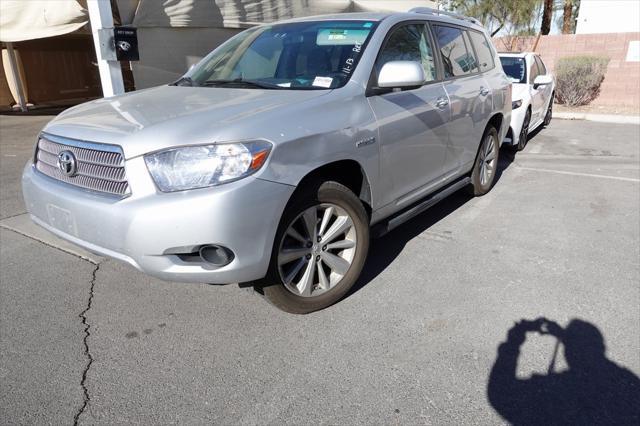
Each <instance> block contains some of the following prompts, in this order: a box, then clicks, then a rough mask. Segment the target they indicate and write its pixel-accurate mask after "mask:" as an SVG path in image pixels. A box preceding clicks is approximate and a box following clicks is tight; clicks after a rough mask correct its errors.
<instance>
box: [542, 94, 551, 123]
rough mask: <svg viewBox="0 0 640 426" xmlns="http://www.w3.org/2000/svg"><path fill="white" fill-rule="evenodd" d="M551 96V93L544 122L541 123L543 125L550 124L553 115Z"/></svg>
mask: <svg viewBox="0 0 640 426" xmlns="http://www.w3.org/2000/svg"><path fill="white" fill-rule="evenodd" d="M553 98H554V95H551V100H550V101H549V108H547V113H546V114H545V116H544V122H543V123H542V124H543V125H544V126H545V127H547V126H548V125H549V124H551V118H552V117H553Z"/></svg>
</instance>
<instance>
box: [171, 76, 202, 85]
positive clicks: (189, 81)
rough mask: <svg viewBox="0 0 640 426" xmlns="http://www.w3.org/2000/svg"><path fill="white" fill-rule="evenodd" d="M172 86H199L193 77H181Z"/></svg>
mask: <svg viewBox="0 0 640 426" xmlns="http://www.w3.org/2000/svg"><path fill="white" fill-rule="evenodd" d="M170 86H191V87H193V86H197V84H196V82H195V81H193V79H192V78H191V77H181V78H180V79H179V80H177V81H174V82H173V83H171V84H170Z"/></svg>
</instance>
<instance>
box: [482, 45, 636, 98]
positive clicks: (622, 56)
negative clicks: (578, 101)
mask: <svg viewBox="0 0 640 426" xmlns="http://www.w3.org/2000/svg"><path fill="white" fill-rule="evenodd" d="M535 40H536V37H524V38H518V39H517V40H516V42H515V43H513V46H514V50H515V51H530V50H532V49H533V46H534V44H535ZM634 40H640V33H638V32H633V33H610V34H561V35H549V36H542V37H540V40H539V42H538V46H537V48H536V52H537V53H539V54H540V56H541V57H542V59H543V60H544V63H545V65H546V66H547V68H549V69H550V70H551V71H553V69H554V68H555V64H556V63H557V61H558V59H560V58H564V57H568V56H581V55H595V56H606V57H608V58H609V59H610V60H609V65H608V67H607V73H606V74H605V77H604V81H603V82H602V86H601V87H600V95H599V96H598V97H597V98H596V99H595V100H594V101H593V102H592V103H591V104H592V105H615V106H628V107H637V108H638V109H639V110H640V62H627V61H626V57H627V51H628V49H629V43H630V42H631V41H634ZM494 44H495V46H496V48H497V49H498V51H506V50H509V49H510V47H511V46H512V39H511V38H508V37H501V38H496V39H494Z"/></svg>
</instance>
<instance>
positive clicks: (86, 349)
mask: <svg viewBox="0 0 640 426" xmlns="http://www.w3.org/2000/svg"><path fill="white" fill-rule="evenodd" d="M99 269H100V264H99V263H98V264H96V267H95V268H94V269H93V273H92V274H91V286H90V287H89V300H88V301H87V307H86V308H85V309H84V311H82V312H80V314H79V315H78V317H79V318H80V319H82V324H83V325H84V339H83V343H84V354H85V356H86V357H87V360H88V361H87V365H85V367H84V370H83V372H82V380H81V381H80V386H81V387H82V392H83V393H84V399H83V402H82V407H80V409H79V410H78V412H77V413H76V415H75V416H74V417H73V424H74V426H76V425H77V424H78V421H79V420H80V416H81V415H82V413H84V412H85V410H86V409H87V407H88V406H89V402H90V401H91V398H90V396H89V390H88V389H87V383H86V382H87V373H88V372H89V369H90V368H91V364H93V356H92V355H91V352H90V351H89V342H88V339H89V336H91V332H90V331H89V330H90V328H91V325H89V323H87V312H89V309H91V303H92V302H93V288H94V286H95V284H96V274H97V273H98V270H99Z"/></svg>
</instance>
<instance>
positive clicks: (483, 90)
mask: <svg viewBox="0 0 640 426" xmlns="http://www.w3.org/2000/svg"><path fill="white" fill-rule="evenodd" d="M480 94H481V95H482V96H487V95H488V94H489V89H487V88H486V87H482V86H481V87H480Z"/></svg>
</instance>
